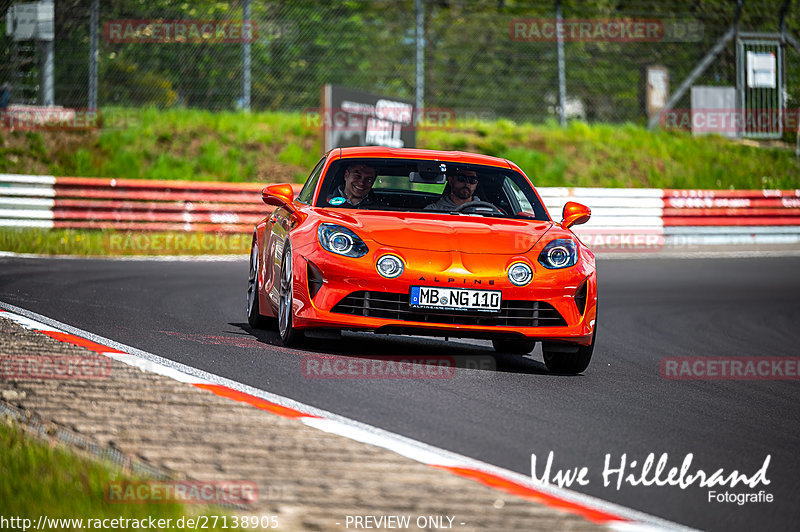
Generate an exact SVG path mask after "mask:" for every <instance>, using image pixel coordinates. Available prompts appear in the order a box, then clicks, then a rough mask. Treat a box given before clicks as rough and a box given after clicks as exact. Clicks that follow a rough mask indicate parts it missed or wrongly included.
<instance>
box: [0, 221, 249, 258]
mask: <svg viewBox="0 0 800 532" xmlns="http://www.w3.org/2000/svg"><path fill="white" fill-rule="evenodd" d="M250 240H251V235H250V234H235V233H234V234H223V233H220V234H215V233H178V232H153V233H149V232H138V233H134V232H124V231H77V230H72V229H52V230H48V229H21V228H0V251H13V252H15V253H38V254H45V255H83V256H98V255H100V256H132V255H235V254H247V253H249V252H250Z"/></svg>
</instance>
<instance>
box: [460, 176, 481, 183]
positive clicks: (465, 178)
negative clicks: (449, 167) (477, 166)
mask: <svg viewBox="0 0 800 532" xmlns="http://www.w3.org/2000/svg"><path fill="white" fill-rule="evenodd" d="M456 179H458V182H459V183H469V184H470V185H476V184H477V183H478V178H477V177H475V176H471V175H457V176H456Z"/></svg>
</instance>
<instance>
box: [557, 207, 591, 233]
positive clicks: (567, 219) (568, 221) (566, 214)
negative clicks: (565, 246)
mask: <svg viewBox="0 0 800 532" xmlns="http://www.w3.org/2000/svg"><path fill="white" fill-rule="evenodd" d="M591 215H592V210H591V209H590V208H589V207H587V206H586V205H581V204H580V203H575V202H574V201H568V202H567V203H566V204H565V205H564V211H563V212H562V214H561V218H562V220H561V227H563V228H564V229H569V228H570V227H572V226H573V225H580V224H585V223H586V222H588V221H589V217H590V216H591Z"/></svg>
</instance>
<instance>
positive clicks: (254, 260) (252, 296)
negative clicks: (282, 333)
mask: <svg viewBox="0 0 800 532" xmlns="http://www.w3.org/2000/svg"><path fill="white" fill-rule="evenodd" d="M256 244H257V241H256V237H255V235H253V245H252V246H251V247H250V273H249V274H248V276H247V323H249V324H250V327H253V328H256V329H264V328H266V327H268V326H269V325H270V320H269V319H268V318H265V317H264V316H262V315H261V314H260V312H259V309H258V290H259V284H258V270H259V267H258V247H257V246H256Z"/></svg>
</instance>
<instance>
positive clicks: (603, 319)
mask: <svg viewBox="0 0 800 532" xmlns="http://www.w3.org/2000/svg"><path fill="white" fill-rule="evenodd" d="M598 272H599V282H600V288H599V298H600V310H599V330H598V338H597V346H596V349H595V355H594V359H593V361H592V364H591V365H590V366H589V368H588V369H587V371H586V372H585V373H584V374H583V375H580V376H558V375H551V374H549V373H548V372H547V370H546V369H545V367H544V365H543V364H542V363H541V354H540V350H539V349H538V348H537V349H536V350H535V351H534V352H533V354H532V355H531V356H529V357H526V358H519V357H514V356H511V355H498V356H496V357H495V356H493V351H492V350H491V348H490V347H488V344H487V343H486V342H476V341H469V340H464V341H450V342H444V341H443V340H441V339H420V338H405V337H389V338H387V337H378V336H374V335H367V334H358V335H354V334H347V335H345V337H344V338H343V339H342V340H333V341H332V340H324V341H317V342H315V343H312V344H311V348H310V350H306V351H302V350H294V349H286V348H284V347H282V346H280V342H279V340H278V337H277V333H276V332H273V331H253V330H251V329H250V327H249V326H248V325H247V320H246V317H245V310H244V294H245V289H246V278H247V262H246V260H241V261H233V262H194V261H176V262H166V261H121V260H104V259H32V258H11V257H0V301H4V302H7V303H10V304H13V305H16V306H19V307H21V308H24V309H27V310H30V311H33V312H36V313H39V314H42V315H44V316H48V317H50V318H53V319H56V320H59V321H61V322H63V323H66V324H69V325H72V326H75V327H78V328H81V329H84V330H87V331H91V332H93V333H96V334H99V335H101V336H104V337H106V338H110V339H113V340H116V341H118V342H121V343H123V344H127V345H130V346H133V347H136V348H139V349H142V350H145V351H150V352H152V353H155V354H158V355H160V356H163V357H166V358H169V359H172V360H175V361H177V362H180V363H183V364H186V365H189V366H193V367H196V368H199V369H201V370H204V371H208V372H210V373H214V374H217V375H220V376H223V377H227V378H229V379H233V380H236V381H238V382H241V383H243V384H247V385H250V386H254V387H257V388H260V389H263V390H266V391H269V392H272V393H277V394H280V395H283V396H286V397H289V398H292V399H295V400H297V401H300V402H303V403H306V404H309V405H312V406H315V407H319V408H322V409H325V410H328V411H331V412H335V413H337V414H340V415H344V416H347V417H350V418H353V419H356V420H358V421H361V422H365V423H368V424H371V425H374V426H377V427H380V428H383V429H386V430H389V431H391V432H395V433H399V434H402V435H404V436H408V437H411V438H414V439H417V440H420V441H423V442H425V443H428V444H432V445H436V446H438V447H442V448H444V449H448V450H451V451H455V452H458V453H461V454H464V455H466V456H470V457H474V458H477V459H480V460H483V461H485V462H489V463H491V464H495V465H498V466H501V467H505V468H508V469H510V470H513V471H517V472H520V473H523V474H525V475H529V474H530V473H531V453H535V454H536V456H537V463H538V468H537V472H539V474H540V475H541V470H542V468H541V465H542V462H543V461H544V460H545V459H546V457H547V455H548V453H549V452H550V451H553V453H554V457H555V458H554V465H553V470H554V471H553V472H555V470H556V469H566V468H570V469H571V468H573V467H587V468H588V472H589V473H588V475H587V478H588V479H589V484H587V485H584V486H578V485H573V486H572V488H573V489H575V490H576V491H579V492H582V493H586V494H589V495H594V496H597V497H600V498H602V499H605V500H609V501H613V502H616V503H619V504H623V505H625V506H628V507H631V508H634V509H637V510H641V511H644V512H647V513H650V514H652V515H656V516H659V517H663V518H666V519H669V520H672V521H675V522H678V523H681V524H685V525H689V526H693V527H697V528H703V529H709V530H723V529H724V530H752V529H769V530H793V529H796V526H797V523H798V522H800V508H798V504H797V501H799V500H800V487H799V486H798V482H797V479H798V477H800V459H799V458H798V453H800V413H798V407H797V405H798V403H799V402H800V381H798V380H669V379H665V378H663V377H662V376H661V374H660V364H661V361H662V359H663V358H665V357H685V356H698V357H712V356H714V357H737V356H753V357H763V356H769V357H789V356H793V357H797V356H798V355H800V309H799V308H798V301H799V300H800V276H798V272H800V258H798V257H784V258H780V257H770V258H737V259H729V258H715V259H647V260H624V259H617V260H605V259H600V260H599V261H598ZM310 353H315V354H333V355H340V356H345V357H347V356H352V355H359V356H363V357H368V358H369V357H376V358H378V357H380V356H384V355H403V356H407V355H410V354H413V355H430V356H440V357H441V356H452V355H459V356H463V355H472V356H473V357H477V358H481V359H482V360H484V361H486V360H488V361H490V362H491V364H490V366H494V367H488V368H487V367H481V368H478V369H459V370H458V371H457V372H456V373H455V375H454V376H453V377H452V378H448V379H312V378H307V377H306V376H304V374H303V371H302V369H301V368H302V367H303V366H302V362H303V360H304V355H308V354H310ZM486 357H488V358H486ZM649 453H655V457H656V459H658V458H659V457H660V456H661V455H662V453H668V468H670V467H680V466H681V464H682V463H683V461H684V459H685V457H686V456H687V455H688V454H689V453H692V454H693V462H692V467H691V469H690V472H694V471H696V470H698V469H702V470H704V471H706V472H707V473H709V474H711V473H713V472H715V471H716V470H717V469H719V468H722V469H724V471H725V473H726V476H727V474H729V473H730V472H732V471H733V470H738V471H740V472H742V473H745V474H747V475H748V476H752V475H753V474H754V473H755V472H756V471H757V470H758V469H759V468H760V467H761V466H762V464H763V463H764V461H765V458H766V456H767V455H770V457H771V458H770V464H769V467H768V470H767V478H768V479H769V481H770V483H769V484H768V485H759V486H757V487H755V488H749V487H747V486H742V485H741V484H740V485H738V486H736V487H733V488H730V487H724V486H722V487H715V488H703V487H698V486H697V485H696V484H695V485H693V486H690V487H687V488H686V489H681V488H680V487H676V486H663V487H658V486H652V487H645V486H641V485H639V486H629V485H627V484H626V483H623V485H622V488H621V489H619V490H617V489H616V485H615V484H612V485H609V486H605V485H604V479H603V475H602V473H603V470H604V466H605V457H606V454H608V455H609V460H610V465H611V466H617V465H618V464H619V462H620V460H621V457H622V455H623V454H625V455H626V457H627V461H628V464H630V463H631V462H632V461H633V460H637V462H638V463H639V467H633V468H629V469H628V472H630V473H635V472H637V471H639V472H640V471H641V461H642V460H644V458H645V457H646V456H647V455H648V454H649ZM637 476H638V475H637ZM663 477H666V475H662V478H663ZM610 478H613V479H614V480H615V479H616V477H610ZM759 490H764V491H765V492H767V493H771V494H772V495H773V497H774V501H773V502H772V503H766V502H761V503H746V504H743V505H738V504H737V503H735V502H716V501H713V502H709V496H708V493H709V491H716V492H718V493H724V492H726V491H727V492H730V493H757V492H758V491H759Z"/></svg>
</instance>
